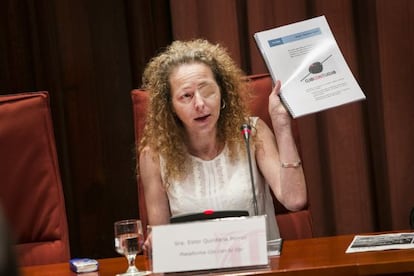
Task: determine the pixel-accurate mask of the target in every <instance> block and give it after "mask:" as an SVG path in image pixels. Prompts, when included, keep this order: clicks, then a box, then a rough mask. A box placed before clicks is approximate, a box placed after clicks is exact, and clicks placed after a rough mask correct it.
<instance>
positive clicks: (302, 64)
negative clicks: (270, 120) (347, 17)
mask: <svg viewBox="0 0 414 276" xmlns="http://www.w3.org/2000/svg"><path fill="white" fill-rule="evenodd" d="M254 38H255V40H256V43H257V46H258V48H259V50H260V52H261V54H262V56H263V58H264V61H265V63H266V65H267V67H268V70H269V72H270V74H271V76H272V79H273V81H276V80H280V81H281V83H282V87H281V94H280V96H281V99H282V102H283V103H284V104H285V106H286V108H287V109H288V110H289V111H290V113H291V115H292V117H293V118H296V117H299V116H303V115H307V114H311V113H315V112H319V111H323V110H325V109H329V108H333V107H336V106H339V105H343V104H346V103H351V102H355V101H359V100H364V99H365V98H366V97H365V95H364V93H363V92H362V90H361V88H360V86H359V84H358V83H357V81H356V79H355V77H354V76H353V74H352V72H351V70H350V69H349V67H348V64H347V63H346V61H345V59H344V57H343V55H342V53H341V51H340V49H339V47H338V44H337V42H336V40H335V37H334V36H333V34H332V32H331V29H330V27H329V25H328V22H327V20H326V18H325V16H319V17H315V18H312V19H308V20H304V21H300V22H297V23H293V24H289V25H285V26H281V27H277V28H274V29H270V30H265V31H261V32H257V33H255V34H254Z"/></svg>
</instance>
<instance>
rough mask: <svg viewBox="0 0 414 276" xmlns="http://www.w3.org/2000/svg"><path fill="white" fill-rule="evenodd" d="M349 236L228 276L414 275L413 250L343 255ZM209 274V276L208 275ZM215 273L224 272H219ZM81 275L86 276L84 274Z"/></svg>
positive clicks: (290, 246)
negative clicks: (263, 266)
mask: <svg viewBox="0 0 414 276" xmlns="http://www.w3.org/2000/svg"><path fill="white" fill-rule="evenodd" d="M353 237H354V235H344V236H335V237H322V238H313V239H304V240H291V241H285V242H284V244H283V249H282V255H281V256H279V257H272V258H270V265H269V267H266V268H261V269H254V270H239V271H234V270H232V271H231V272H229V274H231V275H249V274H257V275H260V274H261V275H273V274H285V275H347V276H348V275H375V274H392V275H395V274H398V273H401V274H402V273H407V272H414V249H404V250H388V251H378V252H362V253H352V254H345V250H346V248H347V247H348V245H349V244H350V243H351V241H352V239H353ZM136 264H137V267H138V268H139V269H141V270H148V269H149V264H148V261H147V259H146V258H145V257H144V256H139V257H138V258H137V261H136ZM99 266H100V267H99V274H98V273H96V274H95V275H99V276H109V275H110V276H114V275H116V274H117V273H121V272H124V271H125V270H126V268H127V262H126V259H125V258H109V259H101V260H99ZM21 272H22V276H36V275H39V276H40V275H42V276H44V275H54V276H69V275H70V276H73V275H76V274H75V273H72V272H71V271H70V270H69V265H68V263H61V264H50V265H41V266H30V267H22V268H21ZM193 274H194V273H193ZM212 274H213V273H209V275H212ZM218 274H221V275H222V274H225V273H223V272H220V273H218ZM81 275H82V274H81ZM84 275H85V274H84ZM90 275H91V274H90ZM92 275H93V274H92ZM180 275H182V274H180ZM85 276H89V275H87V274H86V275H85Z"/></svg>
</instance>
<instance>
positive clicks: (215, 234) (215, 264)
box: [152, 216, 269, 273]
mask: <svg viewBox="0 0 414 276" xmlns="http://www.w3.org/2000/svg"><path fill="white" fill-rule="evenodd" d="M268 263H269V259H268V256H267V242H266V216H252V217H239V218H224V219H214V220H203V221H197V222H185V223H177V224H168V225H159V226H153V227H152V269H153V272H154V273H168V272H183V271H196V270H210V269H229V268H238V267H240V268H241V267H248V266H264V265H268Z"/></svg>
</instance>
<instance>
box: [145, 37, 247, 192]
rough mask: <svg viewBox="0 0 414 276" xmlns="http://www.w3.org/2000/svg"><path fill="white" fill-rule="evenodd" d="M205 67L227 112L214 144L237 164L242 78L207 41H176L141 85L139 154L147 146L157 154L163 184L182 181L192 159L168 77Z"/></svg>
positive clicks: (220, 48) (216, 46) (154, 61)
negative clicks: (145, 96) (184, 68)
mask: <svg viewBox="0 0 414 276" xmlns="http://www.w3.org/2000/svg"><path fill="white" fill-rule="evenodd" d="M191 63H203V64H205V65H207V66H208V67H209V68H210V69H211V71H212V73H213V76H214V78H215V81H216V82H217V84H218V86H219V88H220V93H221V99H222V100H223V101H224V102H225V108H224V109H222V110H221V112H220V116H219V119H218V122H217V127H218V131H217V139H218V140H219V141H220V142H223V143H224V142H225V143H226V144H227V147H228V148H229V152H230V159H231V160H235V158H236V157H238V158H240V156H238V155H237V152H238V150H239V149H240V147H241V146H243V143H244V140H243V139H242V136H241V135H240V126H241V125H242V124H243V123H245V122H246V118H248V116H249V114H248V112H247V106H246V101H245V100H246V97H248V96H249V95H250V91H249V89H250V88H249V85H248V82H247V81H246V78H245V74H244V72H243V71H242V70H241V69H240V68H239V67H238V66H237V65H236V63H235V62H234V60H233V59H232V58H231V57H230V55H229V54H228V52H227V49H226V48H224V47H223V46H221V45H220V44H212V43H210V42H208V41H207V40H203V39H195V40H190V41H174V42H173V43H172V44H170V45H169V46H168V47H167V48H166V49H165V50H164V51H163V52H161V53H160V54H159V55H158V56H156V57H154V58H152V59H151V60H150V62H149V63H148V64H147V66H146V68H145V70H144V73H143V76H142V84H143V87H142V88H144V89H146V90H147V91H149V106H148V112H147V117H146V122H145V127H144V132H143V136H142V138H141V141H140V144H139V152H141V151H142V149H143V148H144V147H146V146H149V147H150V148H151V149H152V150H153V151H155V152H156V153H158V154H159V155H160V156H162V158H163V159H164V161H165V168H166V172H165V173H166V175H165V176H166V181H167V183H164V185H166V186H168V182H169V181H168V180H169V179H180V178H182V177H184V176H185V172H186V171H188V169H191V161H190V160H191V159H190V158H188V154H183V153H187V152H188V149H187V147H186V145H185V144H184V141H185V139H184V135H185V134H184V133H185V132H184V127H183V124H182V123H181V121H180V120H179V119H178V118H177V117H176V116H175V115H174V112H173V109H172V100H171V91H170V83H169V77H170V74H171V73H172V71H173V70H174V69H175V68H176V67H178V66H180V65H183V64H191Z"/></svg>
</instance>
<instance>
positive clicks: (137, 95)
mask: <svg viewBox="0 0 414 276" xmlns="http://www.w3.org/2000/svg"><path fill="white" fill-rule="evenodd" d="M248 79H249V80H250V85H251V86H252V89H253V95H252V99H251V101H250V102H249V103H248V104H249V107H250V111H251V114H252V115H254V116H258V117H260V118H261V119H262V120H264V121H265V122H266V123H267V124H268V125H269V126H270V127H271V128H272V124H271V120H270V116H269V112H268V108H267V107H268V102H269V94H270V92H271V90H272V79H271V77H270V76H269V74H257V75H251V76H248ZM131 97H132V103H133V114H134V127H135V141H136V144H137V145H138V142H139V140H140V138H141V136H142V131H143V127H144V124H145V115H146V112H147V105H148V93H147V92H146V91H145V90H142V89H134V90H132V91H131ZM292 127H293V133H294V136H295V140H296V143H297V145H298V148H299V149H300V141H299V135H298V129H297V126H296V121H293V126H292ZM137 160H138V152H137ZM137 182H138V183H137V184H138V204H139V214H140V218H141V220H142V222H143V224H144V225H146V224H147V222H148V220H147V212H146V204H145V197H144V192H143V187H142V184H141V181H140V179H139V177H138V178H137ZM273 200H274V203H275V212H276V219H277V222H278V225H279V231H280V235H281V236H282V238H284V239H299V238H310V237H312V223H311V216H310V212H309V209H308V208H306V209H305V210H301V211H298V212H289V211H288V210H286V208H284V207H283V205H282V204H280V203H279V201H277V200H276V199H275V198H274V197H273Z"/></svg>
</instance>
